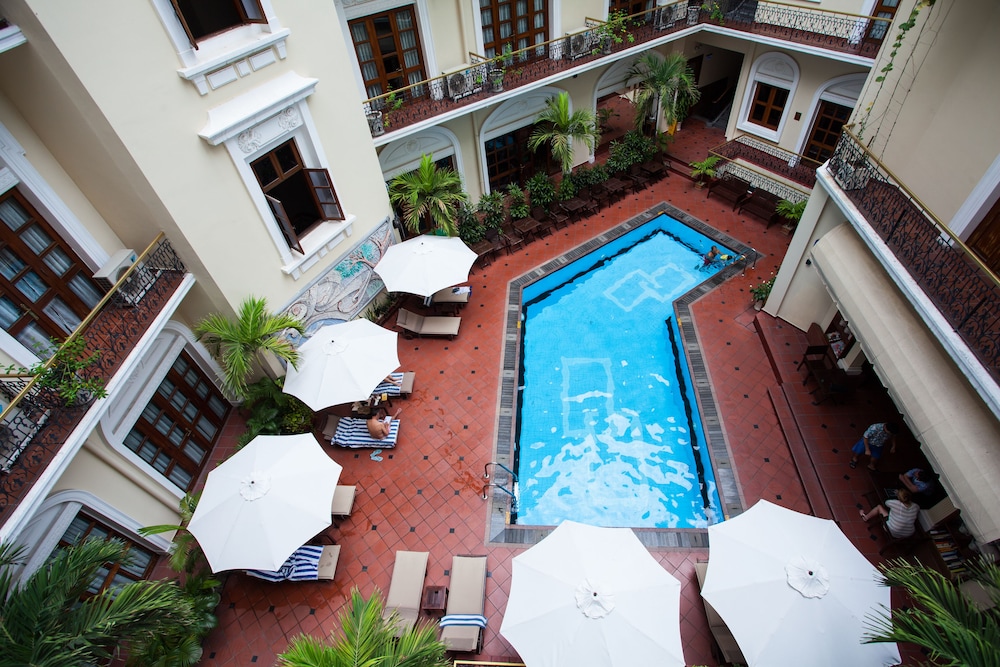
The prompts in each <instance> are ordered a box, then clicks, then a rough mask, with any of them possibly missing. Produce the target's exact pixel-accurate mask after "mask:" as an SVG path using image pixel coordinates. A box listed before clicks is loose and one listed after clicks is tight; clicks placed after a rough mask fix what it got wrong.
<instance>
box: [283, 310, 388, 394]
mask: <svg viewBox="0 0 1000 667" xmlns="http://www.w3.org/2000/svg"><path fill="white" fill-rule="evenodd" d="M398 338H399V334H397V333H396V332H395V331H389V330H388V329H384V328H382V327H380V326H379V325H377V324H375V323H374V322H370V321H368V320H365V319H361V320H352V321H350V322H344V323H342V324H330V325H328V326H325V327H323V328H321V329H319V330H318V331H317V332H316V333H315V334H313V336H312V337H311V338H310V339H309V340H307V341H306V342H304V343H302V345H301V346H299V367H298V369H296V368H294V367H292V366H289V367H288V374H287V375H285V385H284V391H285V393H287V394H291V395H293V396H296V397H297V398H299V399H300V400H301V401H302V402H303V403H305V404H306V405H308V406H309V407H310V408H312V409H313V410H322V409H323V408H327V407H329V406H331V405H339V404H341V403H350V402H351V401H360V400H363V399H366V398H368V396H369V395H371V393H372V390H374V389H375V387H377V386H378V383H379V382H381V381H382V380H384V379H385V377H386V375H388V374H389V373H391V372H392V371H394V370H396V369H397V368H399V356H398V353H397V351H396V344H397V341H398Z"/></svg>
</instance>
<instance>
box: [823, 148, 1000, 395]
mask: <svg viewBox="0 0 1000 667" xmlns="http://www.w3.org/2000/svg"><path fill="white" fill-rule="evenodd" d="M828 168H829V171H830V174H831V175H832V176H833V178H834V180H836V182H837V185H838V186H839V187H840V188H841V189H842V190H843V191H844V194H845V195H846V196H847V197H848V198H849V199H850V200H851V203H853V204H854V206H855V207H857V209H858V210H859V211H860V212H861V213H862V215H864V217H865V219H866V221H867V223H868V225H869V226H870V227H871V228H872V229H873V230H874V231H875V233H877V234H878V236H879V237H880V238H881V239H882V240H883V241H884V242H885V244H886V246H888V248H889V250H891V251H892V253H893V254H894V255H895V256H896V258H897V259H898V260H899V262H900V263H901V264H902V265H903V266H904V267H905V268H906V270H907V272H908V273H909V274H910V276H911V277H912V278H913V280H914V281H915V282H916V283H917V285H919V287H920V289H921V290H923V292H924V293H925V294H926V295H927V298H928V299H930V301H931V302H932V303H933V304H934V306H935V307H936V308H937V309H938V310H939V311H940V313H941V315H942V316H943V317H944V318H945V320H946V321H947V322H948V325H949V326H950V327H951V328H952V329H953V330H954V331H955V333H957V334H958V335H959V336H960V337H961V339H962V341H963V342H964V343H965V344H966V345H967V346H968V348H969V350H970V351H971V352H972V353H973V354H974V355H975V357H976V358H977V359H978V361H979V362H980V363H981V364H982V365H983V367H984V368H985V369H986V371H987V372H988V373H989V374H990V376H991V377H992V378H993V380H994V381H996V382H1000V282H998V280H997V277H996V276H995V275H994V274H993V273H992V272H991V271H990V270H989V269H988V268H987V267H986V266H985V265H984V264H983V263H982V262H981V261H980V260H979V258H978V257H976V255H975V254H974V253H972V251H970V250H969V249H968V248H967V247H966V246H965V244H964V243H962V242H961V241H960V240H959V239H958V238H956V237H955V236H953V235H952V233H951V231H950V230H949V229H948V228H947V227H946V226H945V225H944V224H942V223H941V222H940V221H939V220H937V219H936V218H935V217H934V215H933V214H932V213H931V212H930V211H929V210H928V209H927V208H926V207H925V206H924V205H923V204H922V203H921V202H920V200H919V199H918V198H917V197H916V196H915V195H914V194H912V193H911V192H909V191H908V190H907V189H906V188H905V187H904V185H903V184H902V183H901V182H900V181H899V180H898V179H897V178H896V177H895V176H894V175H893V174H892V172H891V171H889V169H888V168H886V167H885V166H884V165H883V164H881V162H879V160H878V159H877V158H876V157H875V156H874V155H872V154H871V153H870V152H869V151H868V149H867V148H865V147H864V146H863V145H862V144H861V142H859V141H858V139H857V137H856V136H854V135H853V134H852V133H851V132H850V131H849V130H847V129H846V128H845V129H844V132H843V134H842V135H841V138H840V143H839V144H838V145H837V150H836V152H835V153H834V155H833V157H832V158H830V162H829V166H828Z"/></svg>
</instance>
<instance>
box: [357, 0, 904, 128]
mask: <svg viewBox="0 0 1000 667" xmlns="http://www.w3.org/2000/svg"><path fill="white" fill-rule="evenodd" d="M714 4H715V5H716V6H717V7H718V9H716V10H713V11H707V10H704V9H701V8H700V6H699V5H697V4H693V5H691V6H689V5H688V2H687V0H684V1H682V2H675V3H673V4H669V5H665V6H662V7H655V8H653V9H650V10H647V11H644V12H640V13H638V14H633V15H631V16H630V17H629V26H628V36H627V37H626V38H625V39H623V40H622V41H621V42H620V43H610V44H609V43H605V42H602V41H601V39H600V36H599V32H598V31H597V30H596V28H597V27H598V26H600V25H601V23H602V22H601V21H598V20H596V19H587V21H586V28H585V29H584V30H581V31H578V32H574V33H571V34H568V35H567V36H565V37H562V38H559V39H556V40H553V41H550V42H544V43H541V44H536V45H534V46H531V47H529V48H527V49H522V50H520V51H514V52H512V53H507V54H504V55H501V56H498V57H496V58H492V59H487V58H484V57H482V56H478V55H476V54H471V53H470V54H469V63H468V64H466V65H465V66H463V67H459V68H457V69H455V70H454V71H451V72H449V73H447V74H444V75H442V76H438V77H434V78H432V79H427V80H425V81H421V82H419V83H415V84H413V85H411V86H407V87H406V88H400V89H398V90H393V91H390V92H388V93H385V94H383V95H379V96H378V97H373V98H370V99H368V100H365V101H364V102H363V109H364V112H365V115H366V117H367V118H368V126H369V129H370V130H371V133H372V137H381V136H383V135H391V134H393V133H394V132H397V131H398V130H401V129H403V128H406V127H409V126H412V125H415V124H417V123H420V122H422V121H426V120H429V119H434V118H438V117H441V116H447V115H448V114H450V113H454V112H459V113H461V112H462V110H464V109H465V108H467V107H479V106H483V105H484V104H486V103H488V100H489V99H490V98H492V97H495V96H497V95H499V94H502V93H504V92H506V91H511V90H517V89H519V88H525V87H528V86H532V85H533V84H536V83H538V82H541V81H543V80H546V79H549V78H551V77H554V76H563V75H565V74H567V73H569V72H571V71H573V70H578V71H583V70H585V69H590V68H592V67H597V66H600V65H604V64H610V63H611V62H614V61H615V60H618V59H619V58H621V57H624V56H623V55H622V52H623V51H632V50H633V49H635V47H637V46H639V47H641V46H642V45H644V44H649V45H650V46H654V45H655V44H656V43H659V42H661V41H664V39H663V38H664V37H667V36H669V35H672V34H675V33H680V32H682V31H683V32H685V34H690V33H691V32H692V31H695V30H698V29H699V26H701V27H703V28H704V29H711V30H713V31H716V32H720V31H722V32H726V31H736V32H744V33H750V34H754V35H758V36H760V37H762V38H768V39H775V40H781V41H786V42H793V43H796V44H801V45H803V46H808V47H812V48H817V49H823V50H827V51H833V52H836V53H843V54H848V55H852V56H857V57H861V58H866V59H872V58H874V57H875V55H876V54H877V53H878V50H879V47H880V46H881V44H882V40H881V39H873V38H871V37H869V36H867V35H869V34H870V32H873V31H872V30H870V29H871V28H873V27H876V28H877V30H875V31H874V32H876V33H877V34H882V35H885V34H888V31H889V27H890V24H891V21H890V20H889V19H884V18H876V17H872V16H860V15H856V14H844V13H840V12H831V11H824V10H821V9H811V8H808V7H797V6H793V5H785V4H782V3H778V2H768V1H757V0H719V2H717V3H714ZM882 24H884V29H883V27H882Z"/></svg>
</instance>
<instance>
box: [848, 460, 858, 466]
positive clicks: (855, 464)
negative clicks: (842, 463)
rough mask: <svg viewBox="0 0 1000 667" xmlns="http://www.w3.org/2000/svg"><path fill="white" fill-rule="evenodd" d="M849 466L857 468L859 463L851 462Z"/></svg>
mask: <svg viewBox="0 0 1000 667" xmlns="http://www.w3.org/2000/svg"><path fill="white" fill-rule="evenodd" d="M847 465H849V466H851V467H852V468H857V467H858V462H857V461H851V462H850V463H848V464H847Z"/></svg>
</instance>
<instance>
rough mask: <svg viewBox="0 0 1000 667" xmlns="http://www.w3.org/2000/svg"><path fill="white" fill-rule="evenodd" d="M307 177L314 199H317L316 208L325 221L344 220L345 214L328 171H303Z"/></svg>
mask: <svg viewBox="0 0 1000 667" xmlns="http://www.w3.org/2000/svg"><path fill="white" fill-rule="evenodd" d="M303 171H304V172H305V174H306V177H308V178H309V185H310V187H311V188H312V192H313V197H314V198H315V199H316V206H317V207H318V208H319V211H320V214H321V216H322V219H323V220H343V219H344V212H343V211H342V210H341V208H340V202H339V201H338V200H337V193H336V192H335V191H334V189H333V179H332V178H330V172H329V171H327V170H326V169H303Z"/></svg>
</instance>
